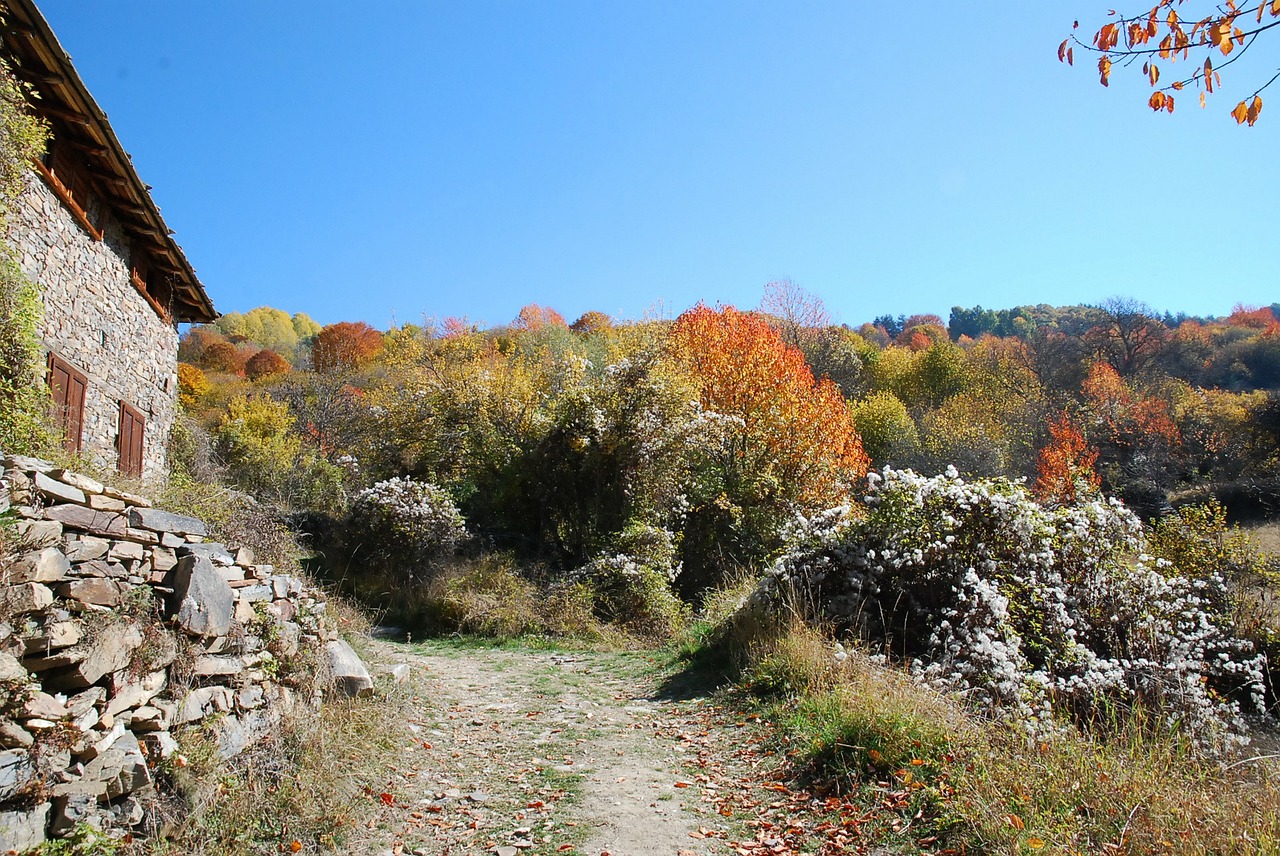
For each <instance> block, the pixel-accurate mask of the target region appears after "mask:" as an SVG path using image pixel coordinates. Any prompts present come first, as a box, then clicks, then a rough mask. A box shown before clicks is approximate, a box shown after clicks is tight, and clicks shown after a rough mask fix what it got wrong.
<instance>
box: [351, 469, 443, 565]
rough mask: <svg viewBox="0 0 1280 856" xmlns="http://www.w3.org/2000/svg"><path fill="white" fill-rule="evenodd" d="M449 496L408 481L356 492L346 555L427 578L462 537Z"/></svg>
mask: <svg viewBox="0 0 1280 856" xmlns="http://www.w3.org/2000/svg"><path fill="white" fill-rule="evenodd" d="M466 534H467V532H466V525H465V521H463V519H462V514H461V513H459V511H458V507H457V506H456V505H454V503H453V500H452V499H451V498H450V497H449V494H447V493H445V492H444V491H443V490H441V489H440V488H438V487H436V486H435V485H433V484H428V483H427V482H420V481H415V480H414V479H412V478H408V477H405V478H400V477H396V478H392V479H388V480H386V481H380V482H378V483H377V484H374V485H373V486H372V487H369V488H366V489H365V490H362V491H360V492H359V493H358V494H356V496H355V499H354V500H353V501H352V503H351V510H350V512H349V514H348V517H347V540H348V552H349V553H350V555H351V557H352V558H354V559H357V560H359V559H360V558H361V557H363V558H364V559H365V560H366V561H367V562H368V563H370V564H372V565H374V566H375V568H376V569H377V570H382V571H388V572H392V573H393V574H394V575H396V576H400V577H408V578H411V579H417V578H422V577H423V576H425V575H427V574H428V572H429V571H431V570H432V569H433V568H434V567H435V566H436V565H437V564H438V562H439V561H440V559H442V558H443V557H445V556H447V555H449V554H450V553H452V552H453V550H454V548H455V547H457V545H458V544H459V543H460V542H461V541H462V540H463V539H464V538H465V537H466Z"/></svg>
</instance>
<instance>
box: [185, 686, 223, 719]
mask: <svg viewBox="0 0 1280 856" xmlns="http://www.w3.org/2000/svg"><path fill="white" fill-rule="evenodd" d="M233 701H234V699H233V697H232V695H231V690H229V689H227V688H226V687H200V688H198V689H194V690H192V691H191V692H189V693H187V695H186V697H185V698H183V700H182V704H180V705H179V706H178V710H177V712H176V713H175V714H174V717H173V722H174V724H175V725H185V724H187V723H188V722H198V721H199V720H201V719H204V718H205V717H206V716H209V715H210V714H214V713H223V712H226V711H228V710H230V709H231V705H232V703H233Z"/></svg>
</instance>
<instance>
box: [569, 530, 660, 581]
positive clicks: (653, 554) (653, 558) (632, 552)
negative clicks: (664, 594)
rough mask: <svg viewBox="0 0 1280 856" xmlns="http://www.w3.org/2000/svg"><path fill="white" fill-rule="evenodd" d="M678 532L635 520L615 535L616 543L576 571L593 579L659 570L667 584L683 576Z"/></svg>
mask: <svg viewBox="0 0 1280 856" xmlns="http://www.w3.org/2000/svg"><path fill="white" fill-rule="evenodd" d="M680 571H681V565H680V562H679V561H677V559H676V541H675V535H674V534H673V533H672V532H671V531H670V530H668V529H663V528H662V527H659V526H649V525H646V524H632V525H630V526H628V527H627V528H626V529H625V530H623V531H622V532H621V533H619V534H618V535H617V536H615V538H614V543H613V545H612V546H611V547H610V548H609V549H606V550H604V551H602V552H601V553H600V555H598V556H597V557H596V558H594V559H592V560H591V561H590V562H588V563H587V564H586V565H583V566H582V567H581V568H579V569H578V570H577V571H576V572H575V574H574V575H575V576H577V577H582V578H590V579H607V578H610V577H615V576H617V577H639V576H642V575H644V574H657V575H658V576H659V577H661V578H662V579H663V580H665V581H666V582H667V583H668V584H669V583H672V582H674V581H675V579H676V577H678V576H680Z"/></svg>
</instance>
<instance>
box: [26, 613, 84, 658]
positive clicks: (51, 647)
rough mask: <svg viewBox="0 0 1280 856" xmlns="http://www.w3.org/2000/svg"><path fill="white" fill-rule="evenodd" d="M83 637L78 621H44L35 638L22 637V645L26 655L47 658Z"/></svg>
mask: <svg viewBox="0 0 1280 856" xmlns="http://www.w3.org/2000/svg"><path fill="white" fill-rule="evenodd" d="M83 635H84V633H83V631H82V630H81V625H80V622H78V621H46V622H45V624H44V626H43V627H42V628H40V631H39V633H37V634H36V635H35V636H24V637H23V639H22V644H23V645H24V646H25V647H26V653H27V654H42V655H43V656H46V657H47V656H49V655H50V654H51V653H52V652H54V651H57V650H59V649H62V648H70V647H71V646H72V645H74V644H76V643H77V642H79V641H80V639H81V637H82V636H83Z"/></svg>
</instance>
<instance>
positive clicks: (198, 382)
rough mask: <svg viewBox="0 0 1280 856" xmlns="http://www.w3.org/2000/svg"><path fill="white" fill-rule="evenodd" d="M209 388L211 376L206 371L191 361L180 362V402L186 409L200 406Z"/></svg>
mask: <svg viewBox="0 0 1280 856" xmlns="http://www.w3.org/2000/svg"><path fill="white" fill-rule="evenodd" d="M209 389H210V384H209V378H207V377H206V376H205V373H204V371H202V370H201V369H200V368H199V367H197V366H193V365H191V364H190V363H178V404H180V405H181V406H182V408H183V409H184V410H192V409H194V408H195V407H197V406H199V404H200V400H201V399H202V398H204V397H205V396H206V395H207V394H208V393H209Z"/></svg>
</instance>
